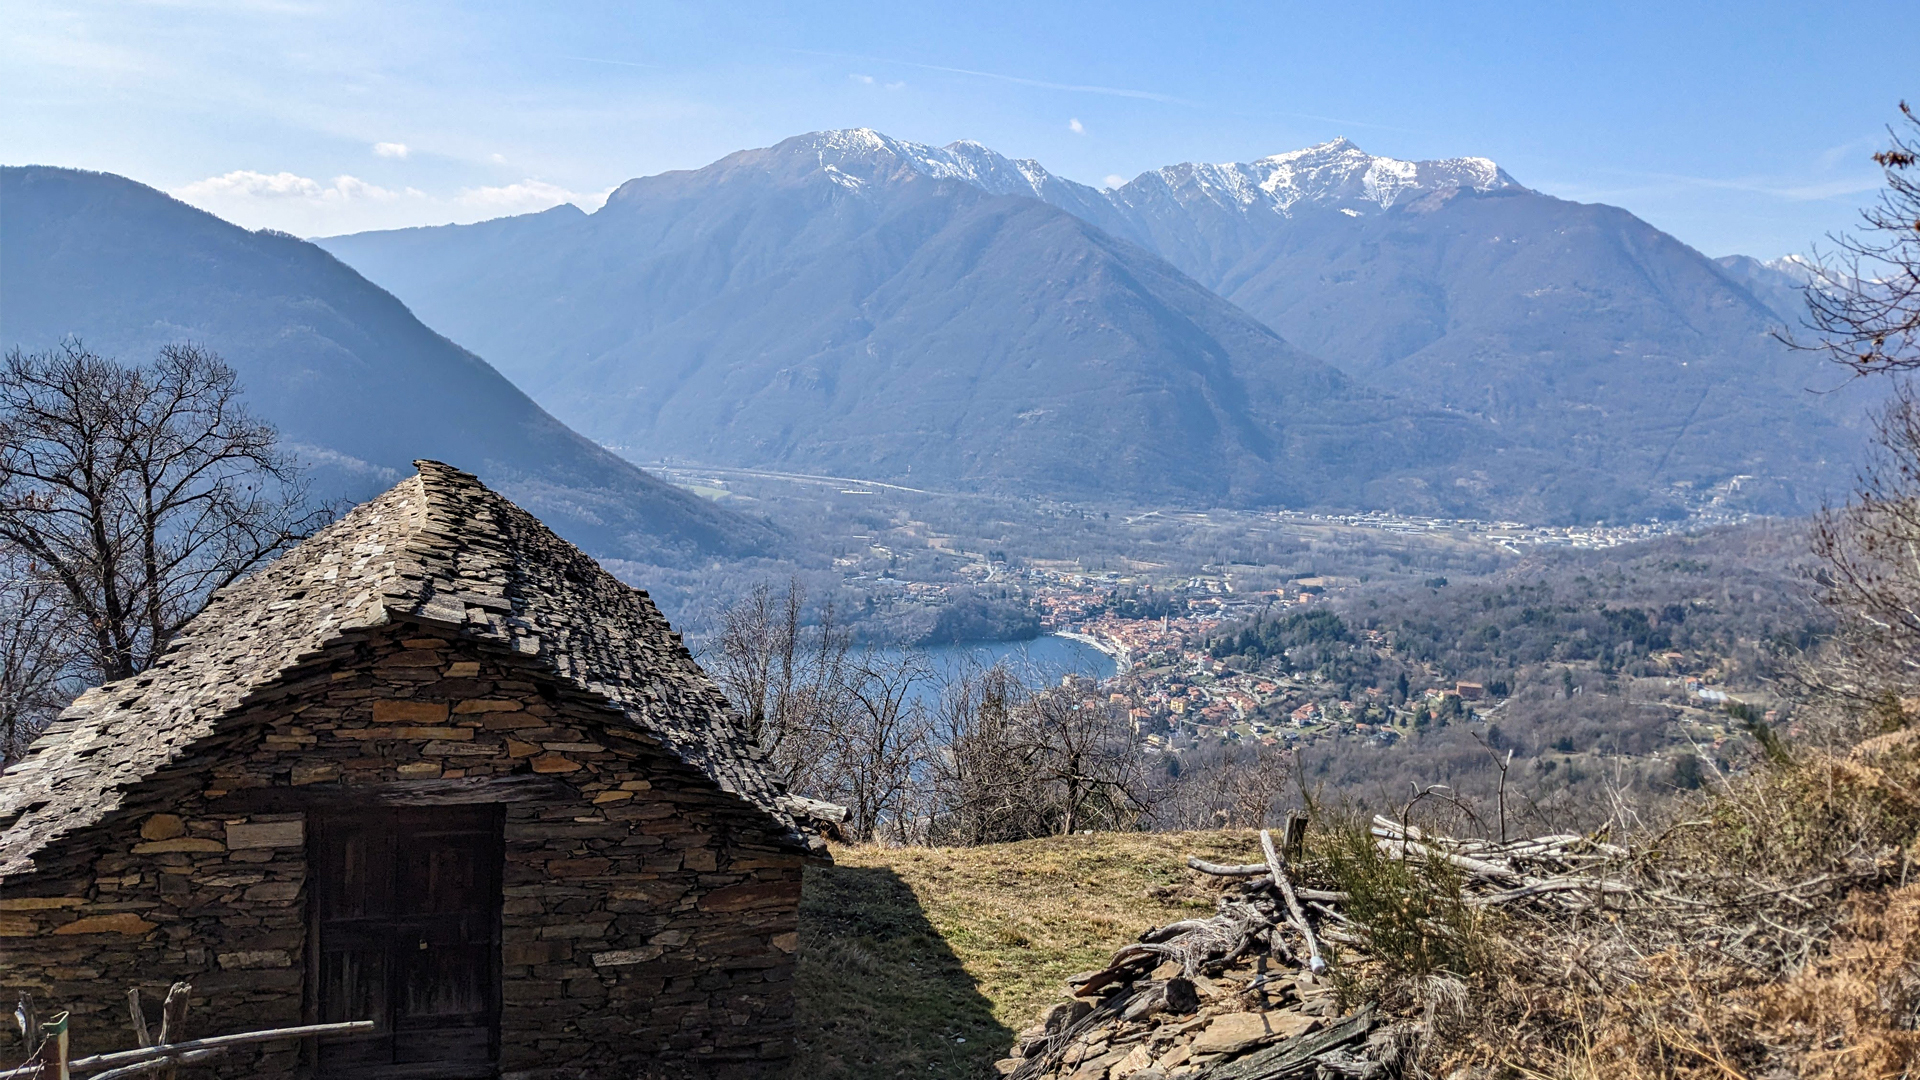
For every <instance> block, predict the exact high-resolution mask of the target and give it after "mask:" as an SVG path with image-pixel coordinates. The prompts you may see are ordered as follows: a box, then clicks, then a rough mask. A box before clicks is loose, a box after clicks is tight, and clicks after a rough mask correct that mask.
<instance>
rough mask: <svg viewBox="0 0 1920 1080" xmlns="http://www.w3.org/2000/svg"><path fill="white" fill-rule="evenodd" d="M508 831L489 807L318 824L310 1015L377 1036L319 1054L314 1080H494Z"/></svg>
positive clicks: (328, 818) (325, 819)
mask: <svg viewBox="0 0 1920 1080" xmlns="http://www.w3.org/2000/svg"><path fill="white" fill-rule="evenodd" d="M502 820H503V819H502V815H501V812H500V808H499V807H497V806H436V807H420V808H406V809H397V808H396V809H380V810H372V811H365V812H360V811H356V812H354V813H351V814H337V815H316V820H315V822H314V827H313V829H312V837H313V840H312V849H311V852H310V862H309V870H310V872H311V874H312V877H311V878H310V884H309V894H310V895H311V896H312V898H313V900H312V905H311V911H312V918H313V936H314V952H313V955H314V959H315V969H314V977H313V984H314V988H315V990H314V998H315V1003H316V1005H317V1006H318V1008H317V1010H316V1012H317V1014H318V1017H319V1020H320V1022H322V1023H331V1022H334V1021H340V1020H372V1021H373V1022H374V1023H375V1025H376V1028H375V1030H374V1032H373V1034H371V1035H369V1036H355V1037H352V1038H346V1039H335V1040H323V1041H322V1042H321V1044H320V1052H319V1062H318V1064H319V1075H320V1076H323V1077H330V1078H331V1077H349V1076H351V1077H356V1078H367V1080H401V1078H408V1080H411V1078H416V1077H417V1078H423V1080H424V1078H468V1077H490V1076H492V1075H494V1071H495V1070H494V1066H493V1063H494V1061H495V1060H496V1059H497V1058H498V1056H499V1041H500V1036H499V1032H500V1023H499V1017H500V975H499V971H500V967H499V964H500V868H501V863H502V851H503V844H502Z"/></svg>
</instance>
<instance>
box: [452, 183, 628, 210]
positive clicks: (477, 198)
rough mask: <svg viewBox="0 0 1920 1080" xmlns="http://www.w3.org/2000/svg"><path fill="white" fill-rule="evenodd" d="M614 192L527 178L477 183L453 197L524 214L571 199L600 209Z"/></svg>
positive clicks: (462, 202)
mask: <svg viewBox="0 0 1920 1080" xmlns="http://www.w3.org/2000/svg"><path fill="white" fill-rule="evenodd" d="M611 194H613V189H612V188H608V189H607V190H605V191H602V192H599V193H598V194H595V193H591V192H581V191H571V190H568V189H567V188H564V187H561V186H560V185H558V184H550V183H548V182H546V181H545V180H534V179H526V180H522V181H520V182H519V183H517V184H503V185H501V186H499V187H476V188H466V189H463V190H462V191H461V192H460V193H459V194H458V195H455V196H454V197H453V201H454V202H455V203H456V204H458V205H460V206H464V207H470V208H473V209H477V210H483V211H488V212H498V213H501V214H525V213H529V212H532V211H536V210H547V209H551V208H553V207H555V206H559V205H560V204H561V203H572V204H574V205H575V206H578V207H580V208H581V209H582V210H595V209H598V208H599V207H600V206H601V205H603V204H604V203H605V202H606V201H607V196H608V195H611Z"/></svg>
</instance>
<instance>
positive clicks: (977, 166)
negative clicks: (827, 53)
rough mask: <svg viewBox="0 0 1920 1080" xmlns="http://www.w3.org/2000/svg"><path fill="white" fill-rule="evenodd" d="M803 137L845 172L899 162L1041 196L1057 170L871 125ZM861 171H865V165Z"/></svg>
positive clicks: (999, 190)
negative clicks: (906, 137) (885, 132)
mask: <svg viewBox="0 0 1920 1080" xmlns="http://www.w3.org/2000/svg"><path fill="white" fill-rule="evenodd" d="M800 141H801V142H802V143H803V144H804V145H806V146H808V147H810V148H811V149H812V150H813V151H814V153H815V154H816V155H818V158H819V161H820V166H821V168H823V169H833V170H836V171H838V172H840V173H841V174H846V173H848V172H851V171H854V169H853V168H851V167H852V166H856V165H861V166H869V167H870V166H873V165H878V164H881V163H883V162H884V163H888V164H900V165H905V166H907V167H908V168H911V169H912V170H913V171H915V172H917V173H920V174H922V175H924V176H930V177H933V178H934V179H937V180H962V181H965V182H967V183H969V184H972V185H974V186H975V187H978V188H982V189H984V190H986V191H990V192H992V193H993V194H996V195H1027V196H1031V197H1033V198H1041V197H1042V195H1041V192H1042V189H1043V188H1044V187H1045V186H1046V184H1047V183H1048V182H1049V181H1051V180H1053V179H1054V178H1053V175H1052V174H1051V173H1049V172H1047V170H1046V169H1044V168H1042V167H1041V166H1040V163H1039V162H1037V161H1034V160H1032V159H1027V160H1024V161H1015V160H1013V159H1011V158H1008V157H1005V156H1003V155H1001V154H998V153H996V152H994V151H993V150H991V149H989V148H987V147H986V146H983V145H981V144H980V143H977V142H973V141H972V140H966V139H963V140H961V141H959V142H953V143H948V144H947V145H946V146H929V145H927V144H926V143H916V142H908V141H906V140H904V139H894V138H890V137H888V136H886V135H882V134H881V133H879V132H877V131H874V130H872V129H870V128H851V129H845V130H839V131H816V132H814V133H812V134H811V135H803V136H801V137H800ZM859 171H865V170H864V169H861V170H859Z"/></svg>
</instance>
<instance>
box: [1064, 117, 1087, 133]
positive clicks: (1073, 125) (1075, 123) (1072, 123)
mask: <svg viewBox="0 0 1920 1080" xmlns="http://www.w3.org/2000/svg"><path fill="white" fill-rule="evenodd" d="M1067 130H1068V131H1071V132H1073V133H1074V134H1075V135H1085V134H1086V133H1087V127H1086V125H1085V124H1082V123H1081V122H1080V118H1079V117H1074V118H1073V119H1071V120H1068V121H1067Z"/></svg>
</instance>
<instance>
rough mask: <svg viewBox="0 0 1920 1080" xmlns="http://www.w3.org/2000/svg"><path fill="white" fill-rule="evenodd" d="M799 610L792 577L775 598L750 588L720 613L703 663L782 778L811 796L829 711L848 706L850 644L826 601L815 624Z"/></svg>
mask: <svg viewBox="0 0 1920 1080" xmlns="http://www.w3.org/2000/svg"><path fill="white" fill-rule="evenodd" d="M805 608H806V590H805V589H804V588H803V587H802V586H801V584H800V582H799V581H798V579H795V580H793V581H791V582H789V583H788V585H787V590H786V592H785V594H784V595H778V596H776V595H775V594H774V592H773V590H772V589H771V588H770V587H768V586H767V585H766V583H764V582H763V583H761V584H760V585H758V586H755V588H754V589H753V591H752V592H751V593H749V594H748V595H747V596H746V598H745V599H743V600H741V601H740V602H739V603H737V604H735V605H733V606H732V607H730V608H728V609H727V611H726V612H725V613H724V615H723V616H722V617H721V626H720V635H719V638H718V640H717V641H716V642H715V646H714V649H713V651H712V653H711V654H710V655H709V657H708V663H709V664H710V665H711V666H712V668H713V673H714V680H715V681H716V682H718V683H719V685H720V689H721V691H722V692H723V693H725V694H726V695H727V698H728V700H730V701H731V702H732V703H733V706H734V708H735V709H737V710H738V711H739V712H740V716H741V718H742V720H744V721H745V723H746V725H747V733H748V735H749V736H750V737H751V738H752V739H753V740H754V741H755V742H756V743H758V744H759V745H760V747H761V749H762V750H764V751H765V752H766V754H767V759H768V760H769V761H770V762H772V763H773V766H774V768H775V769H776V770H777V771H778V773H779V776H780V779H781V780H782V781H783V782H784V783H785V784H786V785H787V787H788V788H789V789H790V790H793V791H796V792H801V793H811V792H816V791H818V790H819V789H820V788H819V782H818V781H817V779H816V778H815V774H816V773H817V772H818V770H819V768H820V762H821V760H822V755H821V743H822V741H823V740H824V739H825V738H826V736H827V733H828V732H830V731H831V730H832V729H833V728H834V727H835V722H834V721H833V719H832V717H833V714H835V713H836V712H843V711H845V709H846V708H847V707H848V702H847V700H846V689H847V680H848V662H847V651H848V649H849V647H850V642H849V640H848V637H847V634H846V632H845V631H844V630H842V629H841V628H840V626H839V625H838V623H837V622H836V621H835V614H834V609H833V605H832V604H831V603H829V604H827V605H825V606H824V607H823V608H822V609H821V612H820V619H819V621H818V623H817V624H814V625H808V624H807V623H806V621H805V619H804V617H803V616H804V613H805Z"/></svg>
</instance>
